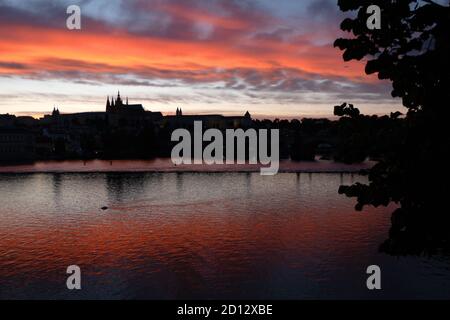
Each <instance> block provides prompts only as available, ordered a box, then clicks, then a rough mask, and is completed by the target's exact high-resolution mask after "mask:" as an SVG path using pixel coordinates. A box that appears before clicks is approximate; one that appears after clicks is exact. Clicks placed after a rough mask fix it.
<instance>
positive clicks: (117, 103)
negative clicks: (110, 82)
mask: <svg viewBox="0 0 450 320" xmlns="http://www.w3.org/2000/svg"><path fill="white" fill-rule="evenodd" d="M122 105H123V103H122V98H121V97H120V91H117V99H116V107H120V106H122Z"/></svg>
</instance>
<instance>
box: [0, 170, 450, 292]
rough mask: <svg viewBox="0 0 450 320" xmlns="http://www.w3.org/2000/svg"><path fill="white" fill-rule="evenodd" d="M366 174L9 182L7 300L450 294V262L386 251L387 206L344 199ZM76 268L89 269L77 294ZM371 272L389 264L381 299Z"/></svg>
mask: <svg viewBox="0 0 450 320" xmlns="http://www.w3.org/2000/svg"><path fill="white" fill-rule="evenodd" d="M361 179H363V178H361V177H359V176H356V175H355V176H353V177H352V176H351V175H348V174H309V173H302V174H300V173H292V174H279V175H277V176H274V177H262V176H260V175H259V174H257V173H256V174H254V173H233V172H228V173H215V174H212V173H164V174H163V173H146V174H143V173H89V174H88V173H86V174H74V173H73V174H32V175H0V194H1V195H2V206H1V207H0V219H1V221H2V223H1V224H0V243H1V246H0V298H112V299H115V298H156V299H165V298H255V299H257V298H290V299H300V298H386V299H389V298H417V297H427V298H432V297H438V298H448V297H450V293H449V289H448V288H450V280H449V279H450V277H448V275H449V272H450V271H449V261H448V259H446V258H440V259H433V260H431V259H425V258H420V259H419V258H399V259H397V258H392V257H387V256H385V255H381V254H379V253H378V252H377V247H378V245H379V243H381V241H382V240H384V239H385V237H386V235H387V231H388V226H389V217H390V212H391V211H392V208H389V209H378V210H373V209H371V210H367V211H365V212H363V213H358V212H354V210H353V206H354V203H353V200H350V199H346V198H345V197H342V196H339V195H338V194H337V188H338V186H339V185H340V184H341V183H347V184H348V183H350V182H351V181H352V180H354V181H359V180H361ZM102 206H108V207H109V210H106V211H102V210H100V208H101V207H102ZM71 264H78V265H80V267H82V270H83V290H81V291H80V292H76V293H74V292H67V290H66V289H65V276H66V275H65V268H66V267H67V266H68V265H71ZM369 264H378V265H380V266H381V268H382V271H383V290H382V291H381V292H376V293H374V292H368V291H367V290H366V288H365V285H364V284H365V277H366V274H365V268H366V267H367V266H368V265H369Z"/></svg>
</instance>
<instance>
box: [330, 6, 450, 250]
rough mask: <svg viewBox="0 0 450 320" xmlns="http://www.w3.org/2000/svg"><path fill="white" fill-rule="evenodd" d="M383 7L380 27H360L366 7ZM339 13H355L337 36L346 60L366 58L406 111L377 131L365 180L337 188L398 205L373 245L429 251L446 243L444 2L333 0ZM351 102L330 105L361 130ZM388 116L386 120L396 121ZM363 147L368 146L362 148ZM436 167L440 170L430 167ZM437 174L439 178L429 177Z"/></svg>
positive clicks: (449, 71)
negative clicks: (376, 157)
mask: <svg viewBox="0 0 450 320" xmlns="http://www.w3.org/2000/svg"><path fill="white" fill-rule="evenodd" d="M373 4H374V5H378V6H379V7H380V8H381V9H382V28H381V30H369V29H368V28H367V27H366V21H367V18H368V15H367V13H366V9H367V7H368V6H369V5H373ZM338 5H339V7H340V8H341V10H342V11H349V10H356V11H357V15H356V16H355V17H354V18H347V19H345V20H344V21H343V22H342V24H341V29H342V30H344V31H348V32H351V33H352V34H353V37H352V38H349V39H344V38H341V39H337V40H336V41H335V46H336V47H339V48H340V49H341V50H344V53H343V58H344V60H345V61H349V60H361V59H363V58H366V59H368V60H367V63H366V73H367V74H373V73H377V74H378V78H379V79H381V80H384V79H388V80H390V81H391V82H392V87H393V91H392V96H393V97H401V98H402V101H403V105H404V106H405V107H406V108H407V110H408V112H407V114H406V118H405V119H404V121H398V124H399V127H398V128H393V127H390V128H389V129H388V130H387V131H384V132H382V133H381V134H380V140H379V141H377V142H376V143H375V146H374V148H375V149H378V150H377V151H378V152H379V153H380V154H382V156H381V159H380V161H379V163H378V164H377V165H375V166H374V167H373V168H372V169H371V170H369V171H368V172H366V174H367V175H368V178H369V184H368V185H364V184H359V183H358V184H355V185H353V186H341V188H340V189H339V192H340V193H341V194H345V195H347V196H349V197H356V198H357V205H356V209H357V210H362V209H363V207H364V206H365V205H373V206H380V205H383V206H387V205H388V204H390V203H392V202H394V203H396V204H398V205H399V208H398V209H396V210H395V211H394V213H393V215H392V219H391V221H392V225H391V229H390V232H389V239H388V240H386V241H385V242H384V243H383V244H382V245H381V247H380V249H381V250H382V251H384V252H387V253H390V254H421V253H428V254H432V253H435V252H436V251H438V250H448V249H449V247H450V230H449V228H450V215H449V212H448V208H447V197H448V193H449V192H448V183H449V178H450V177H449V170H448V167H447V165H448V164H447V163H446V162H447V161H445V159H447V158H446V157H448V154H450V140H449V135H448V129H447V127H448V122H449V115H450V110H449V108H448V107H449V106H448V103H449V101H450V96H449V95H450V59H449V58H450V49H449V46H450V7H449V5H450V3H449V4H438V3H436V2H433V1H428V0H421V1H408V0H401V1H393V0H389V1H386V0H370V1H368V0H339V1H338ZM356 110H357V109H355V108H354V107H353V106H352V105H347V104H343V105H341V106H337V107H335V114H336V115H338V116H341V117H345V118H348V119H350V121H351V126H353V128H354V129H355V130H356V131H358V130H359V131H361V129H360V128H358V126H360V125H361V119H362V118H361V117H362V116H360V115H359V112H358V111H356ZM399 116H400V115H399V114H398V113H396V114H392V115H391V117H390V118H391V120H392V121H397V120H399ZM365 152H367V150H365ZM436 168H437V169H438V170H439V172H437V171H436ZM436 176H439V179H436Z"/></svg>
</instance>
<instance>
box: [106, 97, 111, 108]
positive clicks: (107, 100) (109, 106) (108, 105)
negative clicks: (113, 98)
mask: <svg viewBox="0 0 450 320" xmlns="http://www.w3.org/2000/svg"><path fill="white" fill-rule="evenodd" d="M106 112H111V104H110V103H109V96H108V97H107V98H106Z"/></svg>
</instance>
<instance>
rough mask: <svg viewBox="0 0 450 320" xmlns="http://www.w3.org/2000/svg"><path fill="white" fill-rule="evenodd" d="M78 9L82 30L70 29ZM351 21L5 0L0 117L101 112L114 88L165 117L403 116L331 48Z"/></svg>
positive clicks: (312, 4)
mask: <svg viewBox="0 0 450 320" xmlns="http://www.w3.org/2000/svg"><path fill="white" fill-rule="evenodd" d="M69 4H78V5H79V6H80V7H81V10H82V30H79V31H70V30H68V29H67V28H66V27H65V21H66V18H67V15H66V13H65V10H66V8H67V6H68V5H69ZM342 18H343V15H342V13H340V12H339V10H338V8H337V5H336V3H335V1H332V0H320V1H312V0H308V1H302V3H298V2H294V1H288V0H282V1H280V2H279V4H278V5H277V6H274V4H273V3H271V2H270V1H269V0H255V1H225V0H212V1H208V2H205V1H201V0H183V1H181V0H151V1H141V0H136V1H128V2H125V1H120V0H115V1H104V0H96V1H92V0H84V1H83V0H80V1H66V0H64V1H59V3H58V5H56V4H49V3H48V2H46V1H42V0H38V1H34V2H33V3H28V4H24V3H20V4H18V3H17V2H14V1H11V0H0V88H2V89H1V91H0V114H3V113H12V114H32V115H33V114H34V115H36V114H43V113H48V112H51V110H52V108H53V107H54V106H58V107H59V108H60V110H61V111H62V112H63V113H72V112H87V111H101V110H104V108H105V102H106V96H107V95H110V96H111V95H114V94H116V93H117V90H120V91H121V92H122V93H123V96H129V97H130V101H131V102H133V103H142V104H143V105H144V107H145V108H146V109H147V110H151V111H161V112H163V113H164V114H172V113H173V112H174V111H175V109H176V108H177V107H181V108H183V110H185V113H186V114H188V113H222V114H234V115H238V114H241V113H243V112H245V111H247V110H248V111H250V113H251V114H252V115H255V116H256V117H271V118H274V117H280V118H283V117H284V118H292V117H297V118H300V117H305V116H306V117H307V116H318V117H329V116H332V112H333V106H334V105H337V104H341V103H342V102H344V101H347V102H350V103H354V104H355V105H357V106H358V107H359V108H360V109H361V110H362V111H363V112H365V113H370V114H386V113H389V112H392V111H395V110H401V103H400V101H399V100H394V99H392V98H391V97H390V90H391V89H390V85H389V83H387V82H381V81H378V80H377V79H376V77H373V76H370V77H369V76H366V75H365V74H364V63H363V62H359V63H354V62H352V63H344V62H343V60H342V57H341V52H340V51H339V50H337V49H335V48H333V46H332V43H333V41H334V39H335V38H337V37H339V36H340V35H341V31H339V23H340V21H341V20H342Z"/></svg>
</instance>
